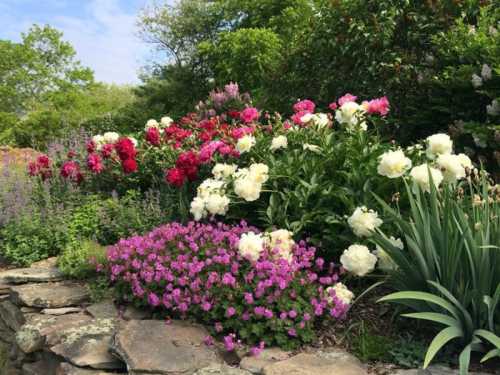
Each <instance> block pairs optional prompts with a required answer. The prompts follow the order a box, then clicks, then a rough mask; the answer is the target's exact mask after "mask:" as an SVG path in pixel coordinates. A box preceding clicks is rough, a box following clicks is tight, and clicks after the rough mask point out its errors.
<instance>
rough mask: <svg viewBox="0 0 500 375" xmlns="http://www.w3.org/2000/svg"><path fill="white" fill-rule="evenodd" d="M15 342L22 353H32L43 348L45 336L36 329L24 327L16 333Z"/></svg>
mask: <svg viewBox="0 0 500 375" xmlns="http://www.w3.org/2000/svg"><path fill="white" fill-rule="evenodd" d="M16 343H17V346H18V347H19V349H21V350H22V351H23V353H26V354H28V353H34V352H37V351H39V350H42V349H43V346H44V345H45V337H43V336H42V335H41V334H40V331H38V330H37V329H34V328H31V327H25V328H23V329H21V330H19V331H18V332H17V333H16Z"/></svg>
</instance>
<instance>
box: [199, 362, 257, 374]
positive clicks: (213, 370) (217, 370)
mask: <svg viewBox="0 0 500 375" xmlns="http://www.w3.org/2000/svg"><path fill="white" fill-rule="evenodd" d="M194 375H252V373H251V372H248V371H246V370H242V369H238V368H234V367H230V366H228V365H221V364H218V365H211V366H208V367H204V368H202V369H200V370H198V371H196V372H195V373H194Z"/></svg>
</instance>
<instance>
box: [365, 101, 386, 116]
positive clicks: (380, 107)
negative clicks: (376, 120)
mask: <svg viewBox="0 0 500 375" xmlns="http://www.w3.org/2000/svg"><path fill="white" fill-rule="evenodd" d="M363 104H364V105H366V107H367V109H366V111H367V112H368V113H371V114H379V115H381V116H385V115H387V114H388V113H389V100H388V99H387V97H386V96H383V97H381V98H377V99H373V100H370V101H369V102H363Z"/></svg>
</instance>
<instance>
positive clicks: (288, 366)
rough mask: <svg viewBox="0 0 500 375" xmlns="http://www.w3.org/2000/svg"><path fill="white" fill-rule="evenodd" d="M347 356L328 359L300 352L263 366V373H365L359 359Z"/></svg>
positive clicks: (357, 374) (271, 374)
mask: <svg viewBox="0 0 500 375" xmlns="http://www.w3.org/2000/svg"><path fill="white" fill-rule="evenodd" d="M349 357H351V358H348V357H347V356H345V357H343V358H340V357H338V359H333V358H332V359H329V358H325V357H322V356H319V355H316V354H309V353H301V354H298V355H296V356H294V357H291V358H289V359H286V360H284V361H279V362H275V363H273V364H271V365H268V366H266V367H264V370H263V374H264V375H283V374H289V375H333V374H335V375H366V374H367V372H366V370H365V369H364V368H363V367H362V366H361V365H359V361H358V360H357V359H356V358H354V357H352V356H349Z"/></svg>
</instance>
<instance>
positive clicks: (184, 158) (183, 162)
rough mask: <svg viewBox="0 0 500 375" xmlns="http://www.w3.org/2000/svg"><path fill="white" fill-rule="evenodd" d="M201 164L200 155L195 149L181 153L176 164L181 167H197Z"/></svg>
mask: <svg viewBox="0 0 500 375" xmlns="http://www.w3.org/2000/svg"><path fill="white" fill-rule="evenodd" d="M199 164H200V161H199V159H198V155H196V154H195V153H194V152H193V151H186V152H183V153H182V154H180V155H179V157H178V158H177V161H176V163H175V166H176V167H177V168H181V169H188V168H192V167H197V166H198V165H199Z"/></svg>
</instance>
